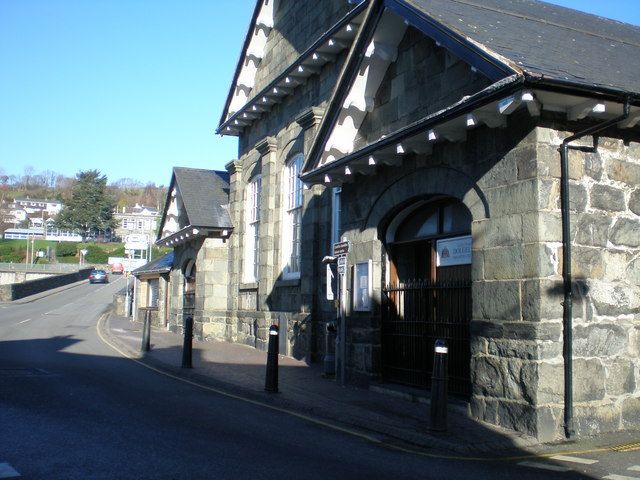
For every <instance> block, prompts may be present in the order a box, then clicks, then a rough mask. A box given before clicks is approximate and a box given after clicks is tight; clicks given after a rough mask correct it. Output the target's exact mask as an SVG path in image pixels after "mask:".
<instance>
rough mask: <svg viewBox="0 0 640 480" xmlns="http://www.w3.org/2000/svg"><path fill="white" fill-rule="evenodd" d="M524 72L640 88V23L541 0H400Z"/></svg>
mask: <svg viewBox="0 0 640 480" xmlns="http://www.w3.org/2000/svg"><path fill="white" fill-rule="evenodd" d="M400 1H401V2H402V3H405V4H407V5H409V6H410V7H413V8H414V9H416V10H418V11H419V12H421V13H424V14H427V15H428V16H430V17H432V18H433V19H434V20H436V21H438V22H440V23H442V24H443V25H444V26H445V27H448V28H449V29H451V30H453V31H455V32H456V33H458V34H460V35H462V36H463V37H468V38H470V39H472V40H474V41H475V42H477V43H480V44H482V45H484V46H485V47H487V48H488V49H490V50H493V51H494V52H496V53H498V54H499V55H502V56H504V57H506V58H507V59H509V60H511V61H512V62H513V63H514V64H515V66H517V67H519V68H521V69H522V70H524V72H525V74H530V75H537V76H544V78H549V79H552V80H559V81H568V82H572V83H578V84H582V85H586V86H601V87H607V88H614V89H616V90H623V91H626V92H634V93H638V92H640V67H639V65H640V63H638V61H637V59H638V58H640V27H637V26H634V25H630V24H626V23H622V22H618V21H615V20H611V19H608V18H603V17H598V16H595V15H590V14H587V13H583V12H579V11H577V10H572V9H569V8H565V7H560V6H556V5H551V4H549V3H546V2H541V1H536V0H400Z"/></svg>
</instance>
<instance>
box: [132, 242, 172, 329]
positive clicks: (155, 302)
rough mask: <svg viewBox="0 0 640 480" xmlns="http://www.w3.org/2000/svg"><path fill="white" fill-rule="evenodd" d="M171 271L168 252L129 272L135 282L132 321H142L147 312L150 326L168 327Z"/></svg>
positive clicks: (170, 254) (170, 260)
mask: <svg viewBox="0 0 640 480" xmlns="http://www.w3.org/2000/svg"><path fill="white" fill-rule="evenodd" d="M172 269H173V252H169V253H167V254H165V255H163V256H161V257H158V258H156V259H155V260H152V261H151V262H148V263H147V264H145V265H142V266H141V267H138V268H136V269H135V270H133V271H132V272H131V275H133V276H134V277H135V282H136V283H135V285H134V286H133V302H134V307H133V308H134V312H133V317H134V320H141V321H142V320H143V319H144V316H145V315H147V313H146V312H149V313H148V315H149V319H150V321H151V324H152V325H155V326H157V327H167V326H168V324H169V309H170V292H171V289H170V288H171V287H170V282H169V280H170V275H171V270H172Z"/></svg>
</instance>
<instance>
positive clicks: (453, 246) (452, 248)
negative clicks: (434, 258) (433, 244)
mask: <svg viewBox="0 0 640 480" xmlns="http://www.w3.org/2000/svg"><path fill="white" fill-rule="evenodd" d="M437 250H438V263H437V265H438V267H451V266H453V265H468V264H470V263H471V235H467V236H464V237H455V238H447V239H444V240H438V242H437Z"/></svg>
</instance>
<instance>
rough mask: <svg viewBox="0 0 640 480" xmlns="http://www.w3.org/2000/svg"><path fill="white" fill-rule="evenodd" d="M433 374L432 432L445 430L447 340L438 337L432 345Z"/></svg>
mask: <svg viewBox="0 0 640 480" xmlns="http://www.w3.org/2000/svg"><path fill="white" fill-rule="evenodd" d="M434 349H435V352H434V356H433V374H432V375H431V425H430V427H429V429H430V430H431V431H434V432H446V431H447V403H448V400H447V382H448V379H447V375H448V373H447V356H448V355H449V348H448V347H447V342H445V341H444V340H443V339H441V338H439V339H438V340H436V342H435V345H434Z"/></svg>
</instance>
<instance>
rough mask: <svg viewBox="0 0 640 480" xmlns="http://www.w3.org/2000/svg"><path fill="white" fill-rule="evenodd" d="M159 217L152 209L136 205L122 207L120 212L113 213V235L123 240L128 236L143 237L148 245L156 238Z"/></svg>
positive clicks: (156, 211)
mask: <svg viewBox="0 0 640 480" xmlns="http://www.w3.org/2000/svg"><path fill="white" fill-rule="evenodd" d="M159 217H160V214H159V212H158V210H156V209H155V208H152V207H145V206H144V205H139V204H137V203H136V204H135V205H134V206H133V207H122V209H121V210H119V211H115V212H113V218H114V221H115V222H116V229H115V235H116V237H118V238H121V239H123V240H124V239H126V238H127V237H128V236H129V235H135V236H138V237H140V236H145V237H146V238H147V243H148V242H149V241H150V240H152V239H154V238H155V237H156V233H157V229H158V220H159V219H160V218H159Z"/></svg>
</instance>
